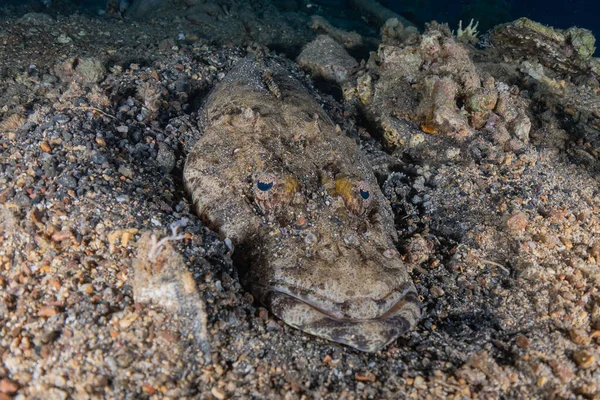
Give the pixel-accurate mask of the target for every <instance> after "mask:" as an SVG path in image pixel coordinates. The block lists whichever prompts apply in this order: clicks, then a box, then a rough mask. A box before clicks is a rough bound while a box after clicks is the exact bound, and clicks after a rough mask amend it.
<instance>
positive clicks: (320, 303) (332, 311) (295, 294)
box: [251, 283, 420, 322]
mask: <svg viewBox="0 0 600 400" xmlns="http://www.w3.org/2000/svg"><path fill="white" fill-rule="evenodd" d="M251 286H252V289H253V290H252V291H253V292H255V293H258V294H259V297H260V299H261V301H263V303H266V301H265V299H266V298H267V297H268V296H269V295H271V294H273V293H275V294H281V295H285V296H289V297H291V298H293V299H295V300H296V301H298V302H302V303H304V304H306V305H307V306H308V307H311V308H313V309H314V310H316V311H317V312H319V313H321V314H323V315H325V316H327V317H328V318H331V319H334V320H337V321H345V322H364V321H376V320H379V319H384V318H386V317H387V316H389V315H391V314H393V312H394V309H395V308H396V307H398V306H399V305H400V304H401V303H402V302H403V301H404V299H405V298H406V296H408V295H410V294H414V295H415V296H417V295H416V290H415V288H414V285H413V284H412V283H410V284H407V285H406V287H405V288H404V290H402V291H401V292H394V293H395V294H396V296H395V297H396V300H395V301H389V300H388V299H386V298H384V299H380V300H378V301H379V302H388V301H389V303H390V305H389V307H388V308H386V309H384V310H383V311H382V312H381V313H380V314H379V315H377V316H375V317H372V318H349V317H347V316H345V315H344V314H343V313H342V312H341V311H340V310H341V309H343V303H338V302H335V301H333V300H331V299H329V298H322V299H317V301H311V299H310V298H309V296H305V295H302V294H300V290H293V289H289V288H284V287H280V286H277V285H271V286H268V285H264V284H260V283H253V284H252V285H251ZM415 298H416V297H415ZM356 300H358V301H360V300H361V299H360V298H357V299H355V301H356ZM364 300H367V301H371V300H372V299H368V298H364ZM416 301H417V302H418V303H419V305H420V302H419V301H418V299H417V300H416ZM326 302H327V303H330V304H334V306H333V307H324V306H325V303H326Z"/></svg>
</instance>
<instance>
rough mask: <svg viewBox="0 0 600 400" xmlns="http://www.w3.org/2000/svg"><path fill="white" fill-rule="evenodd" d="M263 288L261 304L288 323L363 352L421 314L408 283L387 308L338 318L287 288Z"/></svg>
mask: <svg viewBox="0 0 600 400" xmlns="http://www.w3.org/2000/svg"><path fill="white" fill-rule="evenodd" d="M263 289H265V290H266V292H263V293H262V296H261V300H262V301H263V303H265V304H266V305H268V306H269V308H270V309H271V311H272V312H273V314H275V315H276V316H277V317H279V318H280V319H282V320H283V321H284V322H285V323H287V324H288V325H291V326H293V327H295V328H298V329H300V330H302V331H304V332H307V333H309V334H312V335H315V336H318V337H322V338H324V339H328V340H331V341H333V342H337V343H342V344H345V345H347V346H350V347H352V348H355V349H357V350H360V351H364V352H376V351H379V350H381V349H382V348H384V347H385V346H387V345H388V344H389V343H391V342H392V341H394V340H396V339H397V338H398V337H399V336H401V335H403V334H405V333H406V332H407V331H409V330H410V328H412V327H413V326H414V325H416V323H417V322H418V320H419V319H420V316H421V307H422V305H421V302H420V301H419V299H418V295H417V293H416V290H415V289H414V286H413V285H412V284H411V285H410V287H409V288H408V289H407V290H405V291H404V293H403V295H402V296H401V297H400V298H399V299H398V301H396V302H394V303H393V305H392V306H391V307H389V308H388V309H387V310H385V311H384V312H382V313H381V314H380V315H378V316H377V317H374V318H367V319H356V318H347V317H341V318H340V317H339V316H337V315H332V313H330V312H327V311H326V310H323V309H321V308H319V307H316V306H315V305H314V304H311V303H309V302H307V301H305V300H304V299H302V298H301V297H298V296H297V295H294V294H293V293H290V292H289V291H288V290H285V289H279V288H273V287H270V288H267V287H264V286H263Z"/></svg>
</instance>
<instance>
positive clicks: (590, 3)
mask: <svg viewBox="0 0 600 400" xmlns="http://www.w3.org/2000/svg"><path fill="white" fill-rule="evenodd" d="M107 1H108V0H0V8H1V7H2V6H3V5H13V6H17V5H27V6H28V7H29V8H30V9H33V10H35V11H45V10H48V11H49V12H52V9H53V8H55V9H56V8H59V9H60V10H61V11H63V12H67V11H70V12H72V11H73V10H76V11H78V12H81V13H87V14H89V15H98V11H99V10H102V9H104V8H106V4H107ZM114 1H117V2H120V1H121V2H123V1H128V2H129V3H133V2H134V0H114ZM137 1H144V0H137ZM165 1H166V0H165ZM175 1H177V0H175ZM245 1H249V2H253V0H245ZM264 1H268V0H264ZM271 1H272V2H273V3H275V4H277V5H278V6H280V7H284V8H286V9H294V10H305V11H306V6H307V5H308V4H312V5H314V6H319V7H320V9H321V10H325V12H327V11H332V12H330V13H329V14H330V15H328V19H333V21H331V22H332V23H334V24H335V25H344V21H343V19H344V18H345V22H346V25H348V27H349V28H354V29H355V30H357V29H356V26H357V24H361V23H363V22H362V21H360V19H359V18H357V19H358V20H355V21H350V19H351V18H353V17H354V18H356V15H355V14H353V13H352V11H351V10H349V8H350V7H349V6H348V4H347V1H345V0H271ZM379 1H380V3H382V4H383V5H385V6H386V7H388V8H390V9H392V10H394V11H395V12H397V13H399V14H401V15H402V16H404V17H406V18H407V19H408V20H410V21H412V22H413V23H415V24H416V25H417V26H419V27H423V25H424V24H425V22H428V21H431V20H436V21H438V22H447V23H448V24H449V25H450V27H451V28H453V29H456V27H457V26H458V21H459V20H462V21H463V24H464V23H467V22H468V21H470V19H471V18H474V19H475V20H476V21H479V31H480V32H481V33H483V32H486V31H487V30H489V29H491V28H492V27H493V26H495V25H497V24H501V23H504V22H509V21H512V20H515V19H517V18H519V17H528V18H531V19H533V20H535V21H537V22H541V23H543V24H546V25H551V26H553V27H556V28H568V27H571V26H578V27H582V28H587V29H590V30H592V31H593V32H594V34H595V35H596V36H598V35H600V0H522V1H520V0H454V1H449V0H379ZM212 2H217V3H219V2H223V3H226V1H219V0H212ZM55 11H56V10H55ZM336 17H337V18H338V21H336V20H335V19H336Z"/></svg>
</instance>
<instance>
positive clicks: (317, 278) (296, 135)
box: [184, 58, 421, 351]
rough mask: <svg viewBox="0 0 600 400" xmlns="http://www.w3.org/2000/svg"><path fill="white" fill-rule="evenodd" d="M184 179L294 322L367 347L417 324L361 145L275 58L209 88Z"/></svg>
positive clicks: (206, 216) (276, 306)
mask: <svg viewBox="0 0 600 400" xmlns="http://www.w3.org/2000/svg"><path fill="white" fill-rule="evenodd" d="M204 111H205V117H206V130H205V132H204V135H203V136H202V137H201V138H200V139H199V140H198V142H197V143H196V144H195V146H194V148H193V149H192V151H191V152H190V154H189V155H188V158H187V161H186V165H185V169H184V182H185V186H186V189H187V191H188V192H189V193H190V194H191V197H192V200H193V202H194V207H195V209H196V212H197V213H198V215H199V216H200V217H201V218H202V219H203V220H204V221H205V222H206V223H207V224H208V225H209V226H210V227H211V228H212V229H214V230H216V231H217V232H219V234H220V235H221V236H222V237H224V238H225V237H228V238H230V239H231V241H232V242H233V244H234V245H235V251H234V261H235V263H236V265H237V267H238V269H239V270H240V275H241V277H242V282H243V283H244V285H245V286H246V287H247V288H248V289H249V290H250V291H251V292H252V293H253V294H254V295H255V296H257V297H258V298H259V299H260V300H261V301H262V302H263V303H264V304H265V305H267V306H268V307H269V308H270V309H271V311H272V312H273V313H274V314H275V315H276V316H278V317H279V318H281V319H282V320H283V321H285V322H286V323H287V324H289V325H291V326H294V327H297V328H298V329H301V330H303V331H305V332H308V333H311V334H313V335H316V336H320V337H323V338H326V339H329V340H332V341H335V342H340V343H344V344H346V345H349V346H351V347H354V348H357V349H359V350H363V351H377V350H379V349H381V348H382V347H384V346H385V345H387V344H388V343H390V342H391V341H393V340H394V339H396V338H397V337H398V336H400V335H402V334H404V333H405V332H407V331H408V330H409V329H410V328H411V327H412V326H414V325H415V324H416V323H417V321H418V319H419V318H420V313H421V304H420V302H419V300H418V298H417V293H416V290H415V287H414V285H413V283H412V281H411V279H410V276H409V274H408V272H407V269H406V267H405V265H404V263H403V262H402V260H401V258H400V256H399V254H398V252H397V251H395V241H396V239H397V238H396V231H395V228H394V222H393V214H392V211H391V209H390V207H389V204H388V203H387V201H386V199H385V198H384V196H383V194H382V193H381V191H380V189H379V186H378V184H377V181H376V179H375V176H374V175H373V172H372V171H371V169H370V167H369V165H368V164H367V162H366V160H365V158H364V156H363V154H362V153H361V151H360V149H359V148H358V146H357V145H356V143H355V142H354V140H352V139H350V138H348V137H347V136H345V135H344V134H343V133H342V132H341V131H340V129H339V128H337V129H336V126H335V125H334V124H333V123H332V121H331V120H330V118H329V117H328V116H327V114H326V113H325V112H324V111H323V109H322V108H321V107H320V106H319V104H317V103H316V102H315V100H314V98H313V97H312V96H311V95H310V93H309V92H308V91H307V89H306V88H305V87H304V86H303V85H302V84H301V83H300V82H299V81H298V80H297V79H295V78H294V77H292V76H291V75H290V73H289V71H287V70H286V69H285V68H283V67H281V66H280V65H279V64H277V63H276V62H275V61H273V60H270V59H262V60H260V62H258V61H256V60H255V59H253V58H246V59H243V60H241V61H240V62H238V64H236V66H235V67H234V68H233V69H232V70H231V71H230V72H229V74H228V75H227V76H226V77H225V79H224V80H223V81H222V82H220V83H219V84H218V85H217V86H216V88H215V89H214V90H213V92H212V93H211V94H210V95H209V97H208V99H207V102H206V105H205V107H204Z"/></svg>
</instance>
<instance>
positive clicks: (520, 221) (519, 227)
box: [506, 212, 527, 234]
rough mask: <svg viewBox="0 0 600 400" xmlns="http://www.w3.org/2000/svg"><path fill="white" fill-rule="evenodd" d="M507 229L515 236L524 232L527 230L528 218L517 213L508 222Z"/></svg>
mask: <svg viewBox="0 0 600 400" xmlns="http://www.w3.org/2000/svg"><path fill="white" fill-rule="evenodd" d="M506 228H507V230H508V231H509V232H511V233H513V234H517V233H520V232H523V231H524V230H525V228H527V216H526V215H525V214H523V213H521V212H519V213H516V214H515V215H513V216H512V217H510V218H509V219H508V220H507V221H506Z"/></svg>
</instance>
